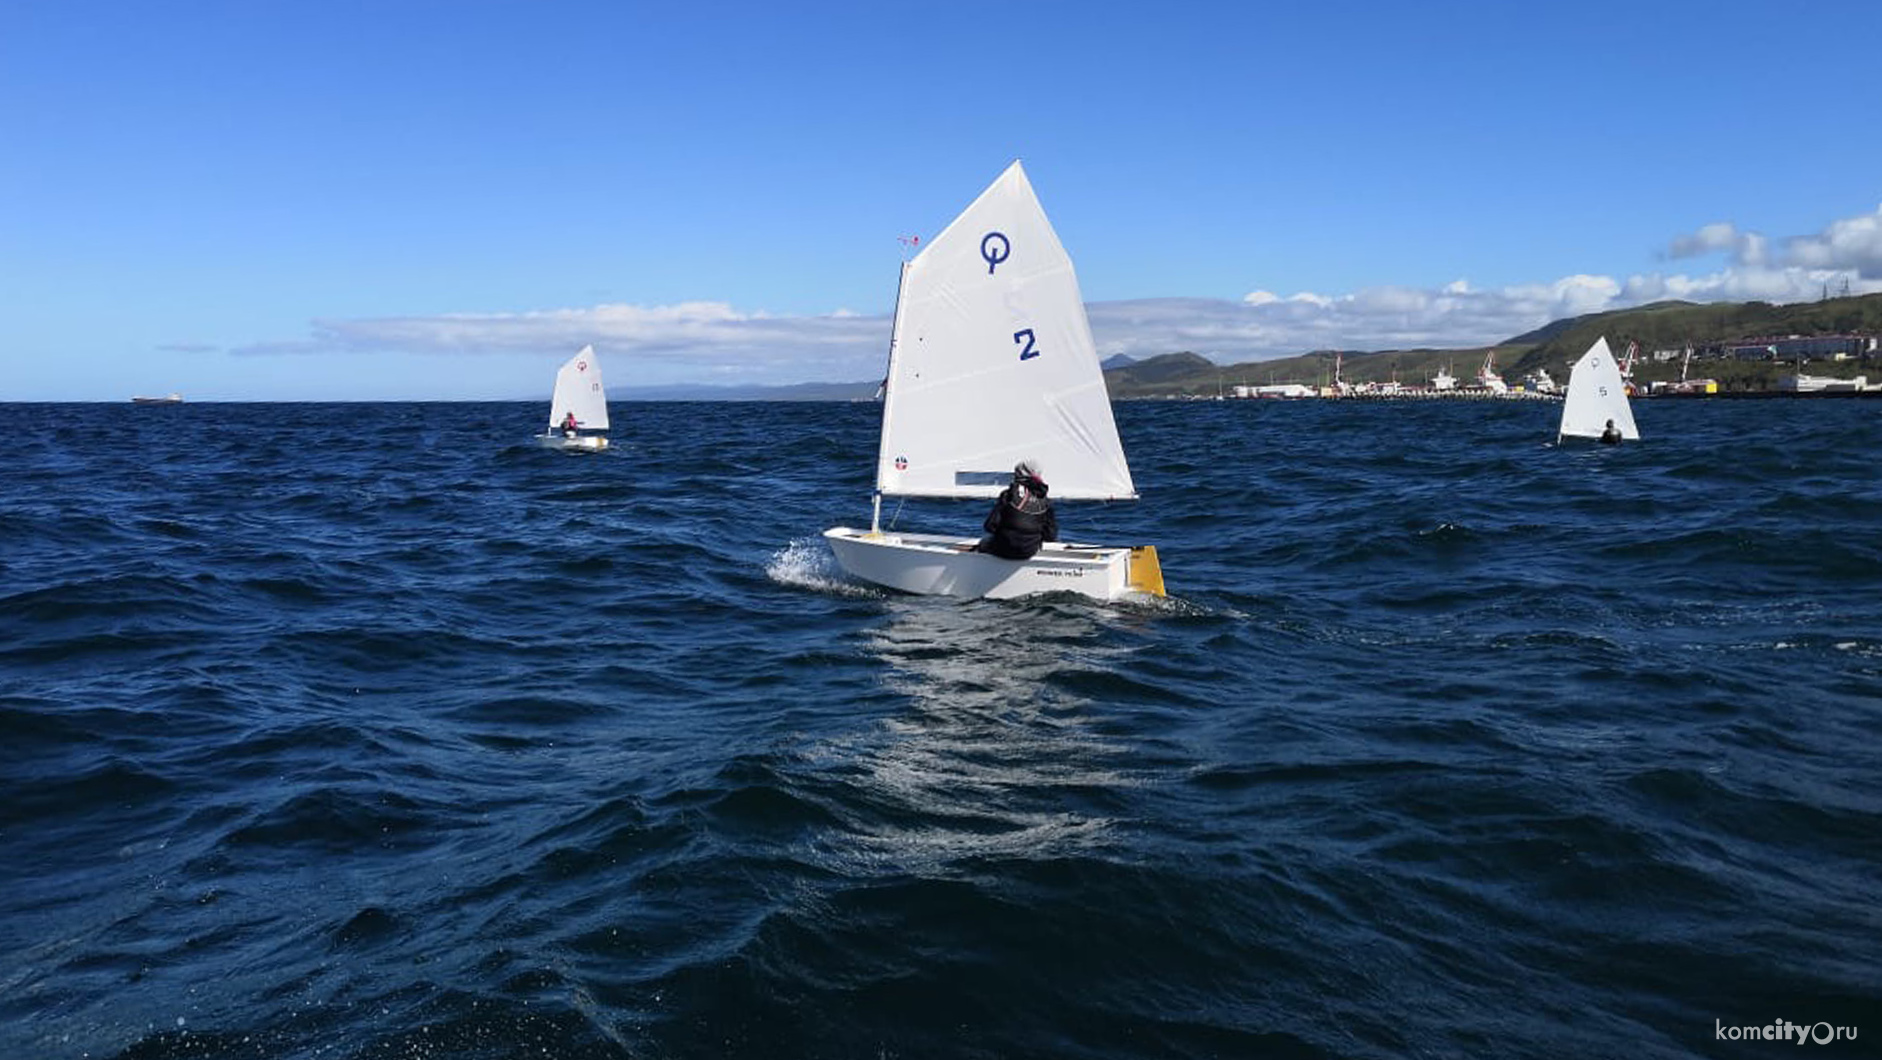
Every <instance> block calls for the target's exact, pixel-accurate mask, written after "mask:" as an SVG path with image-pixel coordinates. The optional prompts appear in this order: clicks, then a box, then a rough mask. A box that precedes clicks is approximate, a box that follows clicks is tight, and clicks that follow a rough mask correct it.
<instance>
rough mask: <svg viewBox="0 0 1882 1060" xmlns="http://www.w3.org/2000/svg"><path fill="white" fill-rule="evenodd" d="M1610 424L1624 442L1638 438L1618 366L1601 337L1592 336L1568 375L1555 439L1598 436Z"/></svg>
mask: <svg viewBox="0 0 1882 1060" xmlns="http://www.w3.org/2000/svg"><path fill="white" fill-rule="evenodd" d="M1609 424H1613V426H1614V428H1615V430H1617V431H1619V432H1620V436H1621V438H1623V439H1624V440H1626V441H1630V442H1632V441H1639V440H1640V429H1639V428H1637V427H1635V426H1634V410H1633V407H1632V406H1631V405H1629V404H1628V403H1627V387H1626V385H1625V384H1624V383H1622V382H1621V366H1620V365H1619V364H1616V363H1615V361H1614V354H1613V352H1612V351H1610V350H1609V349H1608V340H1607V338H1606V337H1605V336H1603V337H1602V338H1599V339H1596V340H1595V343H1594V345H1593V346H1590V347H1588V352H1587V353H1584V354H1582V355H1581V359H1580V360H1578V361H1576V362H1575V367H1574V368H1573V369H1572V370H1570V372H1569V374H1568V397H1566V398H1564V399H1563V401H1562V425H1561V427H1560V428H1558V429H1557V431H1556V434H1555V440H1556V441H1557V442H1560V441H1561V440H1562V439H1564V438H1600V437H1601V436H1602V435H1603V434H1605V433H1606V432H1607V429H1608V425H1609Z"/></svg>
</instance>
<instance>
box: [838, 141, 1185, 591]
mask: <svg viewBox="0 0 1882 1060" xmlns="http://www.w3.org/2000/svg"><path fill="white" fill-rule="evenodd" d="M1022 460H1026V461H1032V462H1035V463H1036V465H1037V466H1039V467H1040V468H1041V470H1042V471H1043V473H1044V477H1045V478H1046V479H1047V480H1048V481H1049V482H1050V483H1051V487H1052V493H1051V495H1052V498H1053V499H1054V500H1135V499H1136V498H1137V490H1136V488H1135V487H1134V486H1133V485H1132V483H1131V473H1130V467H1129V465H1128V464H1127V463H1126V462H1125V459H1124V447H1123V444H1122V442H1120V441H1119V439H1118V434H1117V425H1116V423H1115V422H1114V421H1113V419H1112V416H1111V398H1110V395H1109V394H1108V393H1107V392H1106V390H1105V387H1104V371H1103V368H1102V367H1101V366H1100V365H1099V363H1098V352H1097V348H1096V346H1095V345H1094V344H1093V342H1092V339H1091V325H1090V322H1089V321H1088V320H1087V319H1086V317H1085V303H1084V301H1083V300H1082V299H1081V298H1080V296H1079V293H1078V279H1077V277H1076V276H1075V275H1074V274H1073V272H1072V261H1071V258H1070V257H1068V256H1067V255H1066V253H1065V248H1064V247H1063V246H1062V245H1060V243H1059V237H1058V235H1057V234H1056V233H1054V232H1053V230H1052V224H1051V222H1049V221H1048V220H1046V215H1045V211H1044V210H1043V209H1041V208H1040V205H1039V200H1038V198H1037V197H1035V196H1034V194H1033V189H1032V184H1031V183H1030V182H1029V181H1027V179H1026V171H1025V170H1024V169H1022V168H1021V167H1020V164H1019V163H1018V162H1014V163H1013V164H1012V165H1011V166H1009V167H1008V168H1007V170H1006V172H1004V173H1002V174H1001V175H1000V177H999V179H998V180H995V181H994V182H993V184H992V185H990V186H989V187H988V188H987V190H986V191H984V192H982V193H981V194H980V197H979V198H977V199H975V200H974V201H973V203H972V204H971V205H969V206H968V207H967V209H966V210H965V211H963V212H962V213H961V215H960V216H959V217H957V218H955V219H954V222H953V223H952V224H950V225H948V227H947V228H946V229H945V230H943V231H942V233H941V234H940V235H939V236H936V237H935V239H934V241H933V242H931V243H930V244H928V246H927V248H926V249H924V250H923V251H922V252H921V253H920V254H918V255H916V256H915V258H914V260H912V261H909V262H905V263H904V264H903V265H902V279H901V287H900V289H899V291H898V292H897V295H896V305H895V323H894V325H893V327H892V329H891V334H890V338H889V372H888V380H887V382H886V384H885V393H884V395H883V405H882V435H881V443H880V448H879V449H878V451H877V454H876V491H875V498H874V514H873V515H872V516H871V519H870V527H869V529H867V530H862V529H857V528H852V527H848V526H839V527H835V528H833V529H830V530H826V531H824V538H825V540H827V541H828V542H829V543H830V550H831V551H832V552H833V553H835V555H836V559H837V562H838V563H839V564H840V565H841V566H842V567H843V569H844V570H845V571H848V572H849V573H850V574H851V575H852V576H854V577H857V578H862V579H865V580H867V581H871V582H875V583H877V584H880V585H885V586H888V587H890V588H893V589H900V590H902V591H904V592H910V593H921V594H928V595H944V596H959V597H980V596H986V597H995V598H1004V597H1014V596H1024V595H1026V594H1029V593H1040V592H1065V591H1070V592H1077V593H1083V594H1084V595H1086V596H1090V597H1094V598H1097V599H1100V600H1115V599H1118V598H1120V597H1122V596H1125V595H1127V594H1131V593H1149V594H1153V595H1157V596H1161V595H1163V574H1162V570H1161V568H1160V567H1159V565H1158V561H1157V553H1156V549H1155V548H1154V547H1149V546H1145V547H1131V546H1102V545H1078V544H1065V543H1058V542H1048V543H1047V544H1046V545H1045V546H1044V547H1043V548H1042V549H1041V550H1040V551H1039V553H1038V554H1037V555H1035V556H1034V557H1032V558H1031V559H1027V560H1010V559H1001V558H999V557H997V556H992V555H987V554H984V553H979V552H974V551H972V549H973V546H974V544H975V543H976V542H977V541H978V540H979V538H978V537H969V538H958V537H948V536H944V535H939V534H917V533H903V532H899V531H895V530H884V529H883V528H882V498H883V497H884V496H891V497H955V498H986V499H988V500H991V499H993V498H995V497H997V496H999V494H1000V491H1001V489H1002V488H1003V487H1005V485H1006V484H1007V483H1008V482H1009V481H1010V480H1011V477H1012V472H1013V467H1014V465H1015V464H1017V463H1019V462H1020V461H1022Z"/></svg>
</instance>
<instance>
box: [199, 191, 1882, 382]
mask: <svg viewBox="0 0 1882 1060" xmlns="http://www.w3.org/2000/svg"><path fill="white" fill-rule="evenodd" d="M1783 246H1784V248H1785V249H1784V253H1783V260H1781V261H1777V262H1771V261H1770V260H1769V259H1770V253H1769V248H1770V243H1769V241H1767V240H1766V239H1765V237H1763V236H1761V235H1759V234H1757V233H1754V232H1744V231H1741V230H1739V229H1738V228H1737V227H1736V226H1734V225H1730V224H1716V225H1707V226H1706V227H1704V228H1702V229H1700V230H1699V231H1698V232H1696V233H1694V234H1692V235H1689V236H1682V237H1680V238H1678V239H1676V240H1674V241H1673V242H1672V244H1671V245H1670V247H1669V250H1668V254H1669V255H1670V256H1674V257H1680V256H1691V255H1694V254H1700V253H1706V252H1710V251H1717V250H1730V251H1731V252H1732V258H1731V260H1729V261H1728V262H1727V263H1726V264H1725V265H1724V266H1723V267H1722V268H1721V269H1719V270H1718V271H1716V272H1711V273H1705V274H1698V275H1689V274H1685V273H1672V274H1663V273H1650V274H1641V275H1635V276H1630V277H1628V278H1627V279H1626V280H1625V281H1624V282H1623V281H1621V280H1617V279H1615V278H1613V277H1609V276H1601V275H1589V274H1575V275H1569V276H1563V277H1561V278H1559V279H1556V280H1552V281H1548V282H1543V283H1533V284H1518V285H1513V286H1507V287H1500V288H1480V287H1476V286H1473V285H1472V284H1471V283H1470V282H1469V281H1468V280H1465V279H1457V280H1454V281H1452V282H1450V283H1447V284H1444V285H1442V286H1440V287H1437V288H1432V289H1425V288H1416V287H1402V286H1378V287H1369V288H1365V289H1362V290H1358V291H1354V292H1351V293H1348V294H1337V295H1328V294H1320V293H1316V292H1310V291H1302V292H1297V293H1295V294H1292V295H1287V296H1282V295H1279V294H1276V293H1274V292H1272V291H1266V290H1257V291H1251V292H1249V293H1248V294H1247V295H1245V296H1244V297H1242V298H1241V299H1240V300H1237V301H1229V300H1225V299H1211V298H1153V299H1139V300H1132V301H1119V302H1098V303H1094V304H1092V305H1091V306H1089V310H1090V315H1091V326H1092V334H1093V336H1094V338H1095V339H1096V341H1097V345H1098V352H1099V355H1100V356H1102V357H1110V356H1112V355H1114V354H1119V353H1125V354H1130V355H1131V356H1134V357H1140V358H1141V357H1150V356H1155V355H1157V354H1162V353H1170V352H1173V351H1176V350H1189V351H1192V352H1195V353H1199V354H1202V355H1203V356H1205V357H1209V358H1211V359H1213V360H1216V361H1219V362H1223V363H1233V362H1238V361H1255V360H1264V359H1270V358H1275V357H1285V356H1292V355H1294V354H1299V353H1304V352H1308V351H1311V350H1321V349H1346V350H1388V349H1413V348H1433V347H1435V348H1445V347H1465V346H1483V345H1490V344H1493V343H1498V342H1502V341H1503V340H1506V339H1509V338H1512V337H1514V336H1516V335H1520V334H1522V333H1524V332H1527V331H1532V330H1534V329H1536V328H1539V327H1541V326H1542V325H1544V324H1547V323H1549V322H1550V321H1553V320H1559V319H1562V318H1564V317H1573V316H1580V315H1583V314H1587V313H1596V312H1601V311H1604V310H1611V309H1622V308H1626V307H1629V306H1635V305H1641V304H1645V303H1648V302H1654V301H1661V300H1665V299H1681V300H1685V301H1692V302H1709V301H1745V300H1752V299H1757V300H1761V301H1767V302H1798V301H1807V300H1810V299H1815V298H1818V297H1821V296H1822V294H1823V293H1824V292H1825V291H1826V290H1828V291H1830V292H1832V293H1840V292H1841V291H1842V289H1843V287H1844V285H1845V284H1847V285H1848V290H1849V292H1850V293H1852V294H1869V293H1875V292H1878V291H1882V210H1878V211H1877V212H1876V213H1875V214H1873V215H1865V216H1860V217H1855V218H1851V219H1848V220H1842V221H1837V222H1835V223H1833V224H1831V225H1829V226H1828V227H1827V228H1825V229H1824V230H1823V231H1822V232H1821V233H1818V234H1817V235H1813V236H1804V237H1798V238H1794V239H1790V240H1788V241H1786V242H1785V243H1784V244H1783ZM313 331H314V334H313V336H312V337H311V339H308V340H303V341H298V342H288V343H271V344H256V345H251V346H249V347H246V348H243V349H240V350H237V351H235V352H237V353H246V354H288V353H326V352H346V351H353V352H368V353H373V352H403V353H449V354H467V353H512V354H514V353H529V354H544V355H553V356H558V357H559V356H561V355H562V354H563V353H564V352H565V351H567V350H570V349H574V348H577V347H579V346H581V345H582V344H583V343H588V342H592V343H595V344H596V346H597V347H599V348H600V349H602V350H603V351H605V352H607V353H609V354H615V353H619V354H622V355H624V356H628V357H632V358H634V359H635V360H636V361H637V362H638V367H637V375H638V381H639V382H641V383H644V384H657V383H669V382H698V381H707V380H720V379H736V380H738V381H740V382H749V383H770V384H777V383H795V382H811V381H860V380H866V379H873V378H876V377H878V376H880V375H881V373H882V366H883V360H884V357H885V355H886V350H887V346H888V332H889V318H888V315H887V314H886V313H884V314H876V315H869V316H864V315H859V314H857V313H855V312H854V311H851V310H848V309H838V310H835V311H834V312H831V313H829V314H827V315H818V316H776V315H772V314H769V313H765V312H745V311H740V310H736V309H734V308H733V307H732V306H730V305H728V304H727V303H724V302H707V301H699V302H684V303H680V304H676V305H667V306H635V305H599V306H592V307H588V308H576V309H554V310H543V311H539V312H530V313H489V314H458V315H446V316H430V317H385V318H376V319H366V320H321V321H316V322H315V324H314V329H313Z"/></svg>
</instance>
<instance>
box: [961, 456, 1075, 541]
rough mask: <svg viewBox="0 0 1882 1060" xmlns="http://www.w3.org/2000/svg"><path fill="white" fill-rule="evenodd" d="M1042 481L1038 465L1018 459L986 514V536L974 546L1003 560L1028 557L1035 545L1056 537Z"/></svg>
mask: <svg viewBox="0 0 1882 1060" xmlns="http://www.w3.org/2000/svg"><path fill="white" fill-rule="evenodd" d="M1046 493H1047V488H1046V483H1045V480H1044V479H1042V478H1040V477H1039V468H1038V467H1037V466H1036V465H1035V464H1033V463H1032V461H1030V460H1022V461H1020V463H1019V464H1018V465H1017V466H1015V467H1014V468H1013V481H1012V483H1011V484H1010V485H1008V486H1007V487H1006V488H1005V489H1004V490H1001V491H1000V499H999V500H997V501H995V502H994V505H993V511H991V512H988V513H987V521H986V523H985V524H983V525H984V526H985V527H986V531H987V536H986V537H983V538H981V539H980V544H978V545H976V546H974V551H976V552H989V553H992V554H993V555H995V556H999V557H1001V558H1003V559H1031V558H1032V557H1033V555H1034V554H1035V553H1037V552H1038V551H1039V545H1040V544H1041V543H1042V542H1046V541H1057V540H1058V539H1059V518H1058V516H1056V515H1054V514H1052V502H1051V501H1049V500H1047V499H1046Z"/></svg>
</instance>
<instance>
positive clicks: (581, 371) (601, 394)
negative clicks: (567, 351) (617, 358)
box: [536, 346, 608, 453]
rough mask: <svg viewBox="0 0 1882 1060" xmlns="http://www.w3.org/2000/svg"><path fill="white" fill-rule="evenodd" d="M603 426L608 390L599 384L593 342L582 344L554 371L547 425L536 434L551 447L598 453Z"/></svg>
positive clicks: (598, 363) (603, 446) (605, 439)
mask: <svg viewBox="0 0 1882 1060" xmlns="http://www.w3.org/2000/svg"><path fill="white" fill-rule="evenodd" d="M571 416H573V417H574V419H573V420H572V421H571V420H570V417H571ZM571 422H572V423H573V426H570V424H571ZM607 430H608V392H607V390H606V389H604V388H603V387H602V385H601V359H600V358H598V357H596V356H595V348H594V347H593V346H583V347H582V348H581V352H579V353H577V354H576V355H575V356H573V357H570V358H569V359H568V360H567V361H564V362H563V364H562V367H561V369H560V370H558V371H557V372H556V373H555V396H553V397H551V398H550V399H549V429H548V430H547V431H546V432H544V433H542V434H539V435H537V436H536V437H537V439H538V440H539V441H540V442H541V443H542V444H543V445H545V446H548V447H550V448H552V449H561V450H564V451H566V452H571V453H598V452H600V451H601V450H603V449H606V448H607V447H608V435H607Z"/></svg>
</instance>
